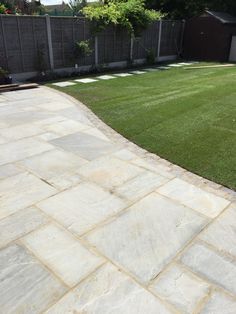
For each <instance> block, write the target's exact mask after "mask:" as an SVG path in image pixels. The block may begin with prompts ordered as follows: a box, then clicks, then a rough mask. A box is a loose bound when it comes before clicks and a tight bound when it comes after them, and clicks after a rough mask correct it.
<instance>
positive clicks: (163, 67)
mask: <svg viewBox="0 0 236 314" xmlns="http://www.w3.org/2000/svg"><path fill="white" fill-rule="evenodd" d="M157 69H158V70H170V68H169V66H160V67H157Z"/></svg>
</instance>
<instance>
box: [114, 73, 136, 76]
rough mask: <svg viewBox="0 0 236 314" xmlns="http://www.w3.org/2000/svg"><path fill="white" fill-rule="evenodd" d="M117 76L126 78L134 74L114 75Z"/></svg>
mask: <svg viewBox="0 0 236 314" xmlns="http://www.w3.org/2000/svg"><path fill="white" fill-rule="evenodd" d="M114 75H115V76H118V77H126V76H131V75H133V74H130V73H117V74H114Z"/></svg>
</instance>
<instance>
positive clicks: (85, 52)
mask: <svg viewBox="0 0 236 314" xmlns="http://www.w3.org/2000/svg"><path fill="white" fill-rule="evenodd" d="M92 52H93V50H92V49H91V47H90V41H89V40H82V41H77V42H76V43H75V57H76V58H81V57H86V56H90V55H91V54H92Z"/></svg>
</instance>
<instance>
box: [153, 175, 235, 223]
mask: <svg viewBox="0 0 236 314" xmlns="http://www.w3.org/2000/svg"><path fill="white" fill-rule="evenodd" d="M158 192H159V193H161V194H162V195H165V196H167V197H170V198H172V199H173V200H176V201H179V202H181V203H182V204H184V205H186V206H188V207H191V208H193V209H195V210H197V211H199V212H200V213H202V214H204V215H206V216H208V217H210V218H214V217H216V216H217V215H219V214H220V213H221V212H222V210H224V209H225V208H226V207H227V206H228V205H229V201H227V200H226V199H224V198H221V197H219V196H216V195H214V194H211V193H209V192H205V191H204V190H202V189H200V188H198V187H196V186H194V185H193V184H190V183H187V182H186V181H183V180H181V179H178V178H175V179H174V180H172V181H170V182H168V183H167V184H165V185H163V186H162V187H161V188H159V189H158Z"/></svg>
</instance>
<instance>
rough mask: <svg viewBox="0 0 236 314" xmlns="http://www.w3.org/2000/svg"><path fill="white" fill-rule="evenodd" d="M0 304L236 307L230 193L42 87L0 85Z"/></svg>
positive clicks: (23, 308) (214, 310)
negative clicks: (5, 89)
mask: <svg viewBox="0 0 236 314" xmlns="http://www.w3.org/2000/svg"><path fill="white" fill-rule="evenodd" d="M0 144H1V145H0V313H1V314H8V313H14V314H18V313H20V314H22V313H30V314H31V313H48V314H49V313H50V314H51V313H55V314H58V313H61V314H64V313H71V314H72V313H83V314H85V313H86V314H90V313H94V314H100V313H101V314H105V313H112V314H113V313H119V314H126V313H128V314H130V313H133V314H137V313H140V314H146V313H147V314H151V313H153V314H170V313H192V314H196V313H201V314H235V313H236V203H235V201H236V195H235V192H233V191H230V190H228V189H226V188H224V187H222V186H220V185H217V184H214V183H212V182H209V181H207V180H205V179H203V178H200V177H198V176H196V175H194V174H191V173H189V172H187V171H185V170H184V169H181V168H180V167H178V166H175V165H172V164H171V163H169V162H167V161H165V160H163V159H161V158H159V157H157V156H153V155H152V154H149V153H147V152H146V151H144V150H142V149H140V148H138V147H136V146H135V145H134V144H132V143H129V142H128V141H127V140H125V139H124V138H122V137H121V136H120V135H118V134H116V133H115V132H114V131H113V130H111V129H110V128H109V127H108V126H106V125H104V124H103V123H102V122H101V121H100V120H99V119H98V118H96V117H95V116H94V115H93V114H92V113H91V112H90V111H89V110H88V109H87V108H86V107H85V106H83V105H82V104H80V103H78V102H77V101H75V100H73V99H72V98H70V97H68V96H66V95H63V94H61V93H59V92H56V91H54V90H50V89H48V88H46V87H40V88H38V89H34V90H27V91H18V92H10V93H4V94H2V95H0Z"/></svg>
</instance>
